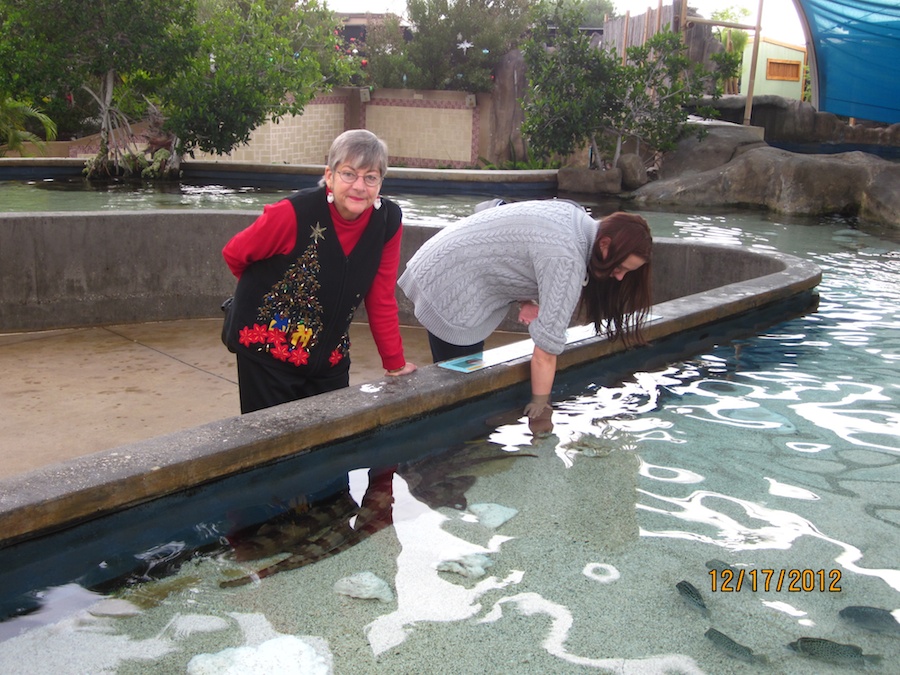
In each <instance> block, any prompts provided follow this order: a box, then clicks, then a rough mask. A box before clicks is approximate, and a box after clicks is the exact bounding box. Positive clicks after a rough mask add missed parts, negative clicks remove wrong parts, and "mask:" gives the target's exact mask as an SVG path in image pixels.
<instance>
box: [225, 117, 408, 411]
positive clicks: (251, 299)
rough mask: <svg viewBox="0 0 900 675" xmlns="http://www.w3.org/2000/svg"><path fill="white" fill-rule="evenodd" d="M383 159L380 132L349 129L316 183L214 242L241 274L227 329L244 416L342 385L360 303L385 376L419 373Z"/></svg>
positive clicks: (397, 218)
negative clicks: (410, 347) (407, 332)
mask: <svg viewBox="0 0 900 675" xmlns="http://www.w3.org/2000/svg"><path fill="white" fill-rule="evenodd" d="M387 160H388V154H387V146H386V145H385V144H384V142H383V141H382V140H380V139H379V138H378V137H377V136H375V135H374V134H372V133H371V132H369V131H366V130H364V129H353V130H350V131H345V132H344V133H343V134H341V135H340V136H338V137H337V138H336V139H335V140H334V142H333V143H332V145H331V150H330V151H329V153H328V163H327V166H326V168H325V175H324V176H323V177H322V179H321V180H320V181H319V186H318V187H317V188H311V189H307V190H301V191H300V192H297V193H295V194H294V195H292V196H290V197H288V198H286V199H283V200H281V201H279V202H277V203H275V204H271V205H268V206H266V207H265V209H264V210H263V213H262V215H261V216H260V217H259V218H257V219H256V221H254V222H253V223H252V224H251V225H250V226H249V227H247V229H245V230H243V231H241V232H239V233H238V234H236V235H235V236H234V237H233V238H232V239H231V240H230V241H229V242H228V243H227V244H226V245H225V248H224V249H223V250H222V255H223V256H224V258H225V262H226V263H227V264H228V267H229V268H230V269H231V271H232V273H233V274H234V275H235V276H236V277H237V278H238V283H237V289H236V291H235V294H234V301H233V307H232V311H231V316H230V319H229V322H228V325H226V332H225V334H224V336H225V340H226V344H227V345H228V347H229V348H230V349H231V350H232V351H234V352H235V353H236V355H237V367H238V384H239V388H240V398H241V412H242V413H247V412H251V411H253V410H259V409H261V408H267V407H269V406H273V405H277V404H279V403H285V402H287V401H293V400H296V399H300V398H304V397H307V396H313V395H315V394H320V393H323V392H327V391H333V390H335V389H340V388H342V387H346V386H348V385H349V382H350V339H349V337H348V330H349V327H350V323H351V321H352V319H353V314H354V312H355V311H356V308H357V307H358V306H359V304H360V302H362V301H363V300H364V301H365V304H366V312H367V313H368V318H369V326H370V328H371V331H372V336H373V338H374V339H375V344H376V346H377V348H378V352H379V354H380V356H381V361H382V365H383V366H384V368H385V370H386V374H387V375H390V376H398V375H405V374H408V373H411V372H413V371H414V370H415V369H416V366H415V365H414V364H412V363H408V362H407V361H406V359H405V358H404V355H403V342H402V340H401V337H400V327H399V320H398V313H397V302H396V300H395V298H394V288H395V285H396V279H397V267H398V265H399V262H400V236H401V229H402V228H401V216H402V214H401V211H400V207H399V206H397V205H396V204H394V203H393V202H391V201H389V200H387V199H382V198H381V197H380V195H379V192H380V190H381V184H382V181H383V180H384V175H385V173H386V171H387Z"/></svg>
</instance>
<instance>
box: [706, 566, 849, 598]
mask: <svg viewBox="0 0 900 675" xmlns="http://www.w3.org/2000/svg"><path fill="white" fill-rule="evenodd" d="M709 576H710V579H711V580H712V592H713V593H734V592H737V591H740V590H741V589H742V588H744V589H749V590H751V591H754V592H756V591H765V592H769V591H775V592H776V593H780V592H781V591H787V592H788V593H812V592H814V591H818V592H820V593H840V592H841V585H840V581H841V571H840V570H836V569H832V570H825V569H820V570H814V569H790V570H788V569H780V570H776V569H742V568H739V567H738V568H729V569H716V570H710V571H709Z"/></svg>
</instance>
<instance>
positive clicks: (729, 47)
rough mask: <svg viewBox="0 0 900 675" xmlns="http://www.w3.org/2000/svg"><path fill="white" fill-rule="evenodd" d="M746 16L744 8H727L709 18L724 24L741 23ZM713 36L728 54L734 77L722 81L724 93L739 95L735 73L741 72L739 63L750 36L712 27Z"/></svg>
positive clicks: (719, 27) (748, 12) (720, 27)
mask: <svg viewBox="0 0 900 675" xmlns="http://www.w3.org/2000/svg"><path fill="white" fill-rule="evenodd" d="M748 16H750V10H749V9H747V8H746V7H729V8H727V9H720V10H716V11H715V12H713V13H712V15H711V17H710V18H712V19H713V20H714V21H723V22H725V23H742V22H744V21H745V20H746V18H747V17H748ZM713 35H715V37H716V39H718V40H719V42H721V43H722V46H723V47H725V53H726V54H728V57H726V58H728V59H729V61H730V64H731V68H733V70H734V72H735V76H734V77H729V78H727V79H726V80H725V81H724V88H725V93H726V94H738V93H740V87H739V82H738V77H737V73H739V72H740V70H741V63H742V62H743V60H744V49H745V48H746V47H747V42H748V41H749V39H750V35H749V34H748V33H747V32H746V31H744V30H741V29H740V28H730V27H723V26H716V27H714V28H713Z"/></svg>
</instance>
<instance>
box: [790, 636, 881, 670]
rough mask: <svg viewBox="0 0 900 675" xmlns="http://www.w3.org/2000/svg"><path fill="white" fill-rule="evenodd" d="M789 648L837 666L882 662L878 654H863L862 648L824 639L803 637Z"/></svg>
mask: <svg viewBox="0 0 900 675" xmlns="http://www.w3.org/2000/svg"><path fill="white" fill-rule="evenodd" d="M788 647H790V648H791V649H793V650H794V651H795V652H798V653H800V654H804V655H806V656H810V657H812V658H814V659H819V660H821V661H827V662H828V663H832V664H834V665H836V666H865V665H866V664H869V663H873V664H874V663H880V662H881V657H880V656H878V655H877V654H863V650H862V648H861V647H857V646H856V645H845V644H841V643H840V642H832V641H831V640H826V639H824V638H814V637H802V638H799V639H798V640H796V641H795V642H791V643H790V644H789V645H788Z"/></svg>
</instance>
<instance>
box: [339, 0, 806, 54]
mask: <svg viewBox="0 0 900 675" xmlns="http://www.w3.org/2000/svg"><path fill="white" fill-rule="evenodd" d="M325 1H326V2H327V4H328V7H329V8H330V9H331V10H332V11H334V12H360V13H365V12H372V13H379V12H393V13H394V14H399V15H401V16H402V15H403V13H404V12H405V11H406V0H325ZM613 4H614V5H615V7H616V10H617V11H618V12H620V13H622V14H624V13H625V12H626V11H629V12H631V15H632V16H638V15H639V14H643V13H644V12H646V11H647V8H648V7H652V8H654V9H655V8H656V7H657V6H658V4H659V0H613ZM663 4H664V5H671V4H672V1H671V0H663ZM688 4H689V6H690V7H693V8H695V9H696V10H697V11H698V13H699V14H700V15H701V16H704V17H706V18H707V19H708V18H710V16H711V14H712V12H714V11H716V10H717V9H727V8H729V7H746V8H747V9H749V10H750V15H749V16H747V18H746V19H744V20H743V21H742V23H747V24H748V25H756V12H757V10H758V9H759V0H689V2H688ZM762 36H763V37H767V38H770V39H772V40H778V41H780V42H787V43H789V44H793V45H800V46H802V45H804V44H806V40H805V39H804V37H803V29H802V28H801V27H800V20H799V19H798V18H797V10H796V9H795V8H794V3H793V2H792V0H763V20H762Z"/></svg>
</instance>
